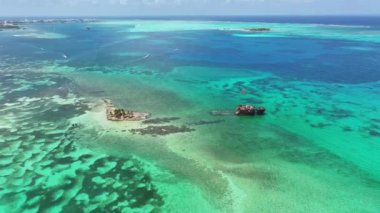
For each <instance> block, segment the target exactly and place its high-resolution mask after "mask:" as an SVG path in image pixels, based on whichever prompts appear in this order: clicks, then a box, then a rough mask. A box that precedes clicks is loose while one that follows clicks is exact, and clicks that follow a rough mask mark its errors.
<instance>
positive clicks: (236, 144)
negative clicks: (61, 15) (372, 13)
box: [0, 17, 380, 213]
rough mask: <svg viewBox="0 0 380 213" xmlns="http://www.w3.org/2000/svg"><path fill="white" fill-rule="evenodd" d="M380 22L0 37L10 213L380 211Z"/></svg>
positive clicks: (165, 25)
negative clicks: (242, 107) (110, 112)
mask: <svg viewBox="0 0 380 213" xmlns="http://www.w3.org/2000/svg"><path fill="white" fill-rule="evenodd" d="M379 20H380V18H379V17H303V18H302V17H297V18H295V17H293V18H292V17H272V18H271V17H266V18H264V17H262V18H254V17H240V18H237V17H224V18H220V17H219V18H212V17H200V18H181V17H176V18H173V17H172V18H161V19H158V18H152V17H150V18H142V19H137V18H136V19H133V18H129V19H123V18H114V19H99V20H98V21H96V22H89V23H63V24H61V23H50V24H49V23H45V24H42V23H33V24H23V25H22V29H19V30H3V31H0V212H7V213H8V212H70V213H71V212H200V213H203V212H238V213H240V212H292V213H294V212H323V213H326V212H334V213H335V212H371V213H372V212H380V21H379ZM247 28H270V29H271V30H270V31H268V32H249V31H247V30H245V29H247ZM104 99H109V100H112V102H113V103H114V104H115V105H116V106H117V107H122V108H126V109H130V110H134V111H141V112H149V113H151V115H152V116H151V118H150V119H149V120H146V121H142V122H111V121H107V119H106V115H105V104H104ZM239 104H250V105H255V106H264V107H265V108H266V109H267V113H266V115H264V116H255V117H237V116H234V115H233V112H234V109H235V107H236V106H237V105H239Z"/></svg>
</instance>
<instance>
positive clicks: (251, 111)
mask: <svg viewBox="0 0 380 213" xmlns="http://www.w3.org/2000/svg"><path fill="white" fill-rule="evenodd" d="M264 114H265V108H264V107H254V106H250V105H239V106H238V107H237V108H236V110H235V115H264Z"/></svg>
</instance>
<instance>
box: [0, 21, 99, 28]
mask: <svg viewBox="0 0 380 213" xmlns="http://www.w3.org/2000/svg"><path fill="white" fill-rule="evenodd" d="M96 21H97V20H96V19H82V18H80V19H15V20H0V30H6V29H21V27H20V25H24V24H54V23H58V24H67V23H88V22H96Z"/></svg>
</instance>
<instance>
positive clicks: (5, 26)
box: [0, 21, 20, 30]
mask: <svg viewBox="0 0 380 213" xmlns="http://www.w3.org/2000/svg"><path fill="white" fill-rule="evenodd" d="M2 29H20V27H19V26H17V25H16V24H13V23H8V22H7V21H3V22H0V30H2Z"/></svg>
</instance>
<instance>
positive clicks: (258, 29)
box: [244, 27, 271, 32]
mask: <svg viewBox="0 0 380 213" xmlns="http://www.w3.org/2000/svg"><path fill="white" fill-rule="evenodd" d="M244 31H248V32H269V31H271V29H270V28H265V27H260V28H245V29H244Z"/></svg>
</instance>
